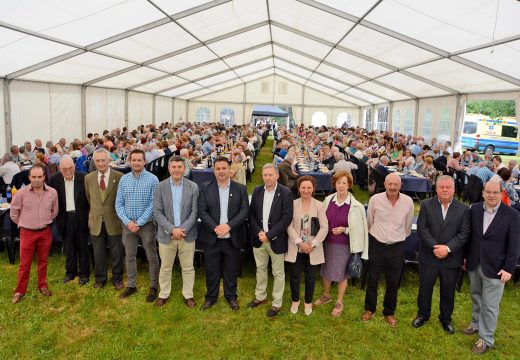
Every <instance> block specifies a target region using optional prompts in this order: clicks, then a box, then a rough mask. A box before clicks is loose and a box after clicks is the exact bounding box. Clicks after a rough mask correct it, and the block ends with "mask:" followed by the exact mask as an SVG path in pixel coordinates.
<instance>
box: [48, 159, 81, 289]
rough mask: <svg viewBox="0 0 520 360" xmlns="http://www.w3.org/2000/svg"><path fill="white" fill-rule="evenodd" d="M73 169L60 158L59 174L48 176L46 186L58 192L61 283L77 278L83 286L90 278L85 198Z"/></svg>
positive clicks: (70, 163)
mask: <svg viewBox="0 0 520 360" xmlns="http://www.w3.org/2000/svg"><path fill="white" fill-rule="evenodd" d="M75 170H76V168H75V166H74V162H73V161H72V159H71V158H70V157H68V156H65V157H63V158H62V159H61V161H60V171H59V172H57V173H56V174H54V175H52V176H51V178H50V179H49V186H51V187H53V188H54V189H55V190H56V192H57V193H58V205H59V212H58V216H57V217H56V227H57V230H58V233H59V234H60V236H61V239H62V241H63V252H64V254H65V278H64V279H63V283H64V284H66V283H68V282H70V281H72V280H74V279H75V278H76V276H78V275H79V284H80V285H85V284H86V283H88V281H89V278H90V265H89V252H88V238H87V232H88V213H89V210H88V208H89V206H88V202H87V197H86V195H85V182H84V180H85V174H84V173H81V172H76V171H75ZM78 265H79V271H78Z"/></svg>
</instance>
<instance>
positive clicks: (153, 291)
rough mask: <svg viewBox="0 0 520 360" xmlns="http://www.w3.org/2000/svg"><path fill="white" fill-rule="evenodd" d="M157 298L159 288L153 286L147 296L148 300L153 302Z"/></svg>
mask: <svg viewBox="0 0 520 360" xmlns="http://www.w3.org/2000/svg"><path fill="white" fill-rule="evenodd" d="M155 300H157V289H156V288H153V287H151V288H150V290H149V291H148V295H147V296H146V302H149V303H152V302H154V301H155Z"/></svg>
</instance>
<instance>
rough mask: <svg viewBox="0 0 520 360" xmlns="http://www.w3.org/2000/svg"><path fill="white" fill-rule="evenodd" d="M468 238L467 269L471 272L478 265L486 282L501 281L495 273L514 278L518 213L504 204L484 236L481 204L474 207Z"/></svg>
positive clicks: (519, 245)
mask: <svg viewBox="0 0 520 360" xmlns="http://www.w3.org/2000/svg"><path fill="white" fill-rule="evenodd" d="M470 214H471V237H470V242H469V244H468V247H467V256H466V266H467V268H468V271H473V270H475V269H476V268H477V266H478V264H479V263H480V265H481V267H482V272H483V273H484V275H485V276H486V277H488V278H492V279H500V276H498V275H497V273H498V272H499V271H500V270H502V269H503V270H505V271H507V272H508V273H510V274H514V272H515V267H516V264H517V261H518V256H519V255H520V213H519V212H518V211H516V210H515V209H512V208H510V207H508V206H506V205H504V204H503V203H501V204H500V206H499V208H498V210H497V213H496V214H495V217H494V218H493V221H492V222H491V224H489V227H488V228H487V230H486V232H485V233H484V234H483V233H482V230H483V228H484V226H483V222H484V202H479V203H476V204H473V205H472V206H471V210H470Z"/></svg>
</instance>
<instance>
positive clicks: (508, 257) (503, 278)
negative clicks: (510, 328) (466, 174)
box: [463, 181, 520, 354]
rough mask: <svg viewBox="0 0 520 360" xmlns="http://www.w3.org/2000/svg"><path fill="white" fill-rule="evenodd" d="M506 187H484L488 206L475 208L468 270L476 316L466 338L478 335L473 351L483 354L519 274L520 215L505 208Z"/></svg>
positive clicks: (491, 183)
mask: <svg viewBox="0 0 520 360" xmlns="http://www.w3.org/2000/svg"><path fill="white" fill-rule="evenodd" d="M502 190H503V189H502V184H501V183H500V182H496V181H488V182H487V183H486V184H485V185H484V191H483V192H482V196H483V197H484V202H480V203H476V204H473V205H472V206H471V210H470V214H471V239H470V242H469V247H468V254H467V256H466V267H467V269H468V274H469V279H470V281H471V286H470V292H471V301H472V310H473V313H472V316H471V323H470V325H469V327H467V328H466V329H464V330H463V333H464V334H466V335H473V334H478V335H479V339H478V341H477V342H476V343H475V345H474V346H473V348H472V351H473V352H474V353H475V354H483V353H485V352H487V351H488V349H489V348H490V347H492V346H493V345H494V343H495V337H494V334H495V330H496V327H497V321H498V307H499V304H500V300H501V299H502V294H503V293H504V285H505V283H506V282H508V281H509V280H510V279H511V275H512V274H513V273H514V272H515V268H516V264H517V259H518V255H519V252H520V235H519V229H520V214H519V213H518V211H516V210H514V209H511V208H510V207H508V206H506V205H504V204H503V203H502V201H501V199H502Z"/></svg>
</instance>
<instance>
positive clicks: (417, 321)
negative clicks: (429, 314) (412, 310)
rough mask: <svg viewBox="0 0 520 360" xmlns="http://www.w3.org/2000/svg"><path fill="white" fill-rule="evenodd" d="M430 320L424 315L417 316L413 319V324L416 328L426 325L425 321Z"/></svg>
mask: <svg viewBox="0 0 520 360" xmlns="http://www.w3.org/2000/svg"><path fill="white" fill-rule="evenodd" d="M426 321H428V319H427V318H425V317H424V316H417V317H416V318H415V319H413V321H412V326H413V327H414V328H418V327H421V326H423V325H424V323H425V322H426Z"/></svg>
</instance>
